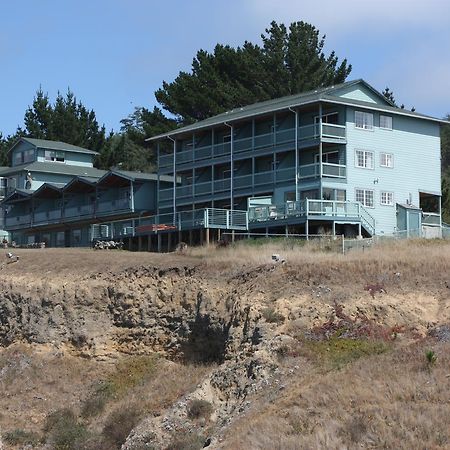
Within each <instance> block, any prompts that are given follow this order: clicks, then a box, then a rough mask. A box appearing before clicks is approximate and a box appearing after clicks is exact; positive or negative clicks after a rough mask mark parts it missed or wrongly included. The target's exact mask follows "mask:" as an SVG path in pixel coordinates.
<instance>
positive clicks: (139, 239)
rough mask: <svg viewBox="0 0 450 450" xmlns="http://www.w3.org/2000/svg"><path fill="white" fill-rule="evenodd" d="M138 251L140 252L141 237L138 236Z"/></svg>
mask: <svg viewBox="0 0 450 450" xmlns="http://www.w3.org/2000/svg"><path fill="white" fill-rule="evenodd" d="M138 251H140V252H142V236H138Z"/></svg>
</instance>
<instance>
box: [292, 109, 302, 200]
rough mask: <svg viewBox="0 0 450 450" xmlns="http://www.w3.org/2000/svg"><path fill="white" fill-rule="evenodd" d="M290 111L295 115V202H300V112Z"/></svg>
mask: <svg viewBox="0 0 450 450" xmlns="http://www.w3.org/2000/svg"><path fill="white" fill-rule="evenodd" d="M289 111H291V112H293V113H294V114H295V201H296V202H298V201H299V197H300V196H299V192H298V111H297V110H296V109H295V110H294V109H292V107H289Z"/></svg>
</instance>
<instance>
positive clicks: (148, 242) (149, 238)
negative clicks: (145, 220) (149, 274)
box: [147, 234, 152, 252]
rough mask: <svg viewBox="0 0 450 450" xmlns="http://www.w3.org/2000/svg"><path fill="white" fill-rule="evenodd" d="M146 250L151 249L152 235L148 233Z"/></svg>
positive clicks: (149, 250)
mask: <svg viewBox="0 0 450 450" xmlns="http://www.w3.org/2000/svg"><path fill="white" fill-rule="evenodd" d="M147 251H148V252H151V251H152V235H151V234H149V235H148V237H147Z"/></svg>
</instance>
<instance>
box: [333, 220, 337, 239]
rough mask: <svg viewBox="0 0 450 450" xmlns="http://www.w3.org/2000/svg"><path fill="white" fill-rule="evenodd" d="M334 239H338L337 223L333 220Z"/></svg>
mask: <svg viewBox="0 0 450 450" xmlns="http://www.w3.org/2000/svg"><path fill="white" fill-rule="evenodd" d="M333 237H336V222H335V221H334V220H333Z"/></svg>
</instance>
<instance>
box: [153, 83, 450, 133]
mask: <svg viewBox="0 0 450 450" xmlns="http://www.w3.org/2000/svg"><path fill="white" fill-rule="evenodd" d="M356 84H363V85H364V86H365V87H367V88H368V89H370V90H371V91H372V92H374V93H375V94H377V95H378V96H379V97H380V99H381V100H383V101H384V103H385V105H377V104H376V103H369V102H364V101H358V100H352V99H349V98H345V97H339V96H338V95H333V94H334V93H336V92H337V91H339V90H340V89H342V88H343V87H348V86H352V85H356ZM318 101H328V102H335V103H342V104H352V105H355V106H361V107H366V108H371V109H379V110H385V111H389V112H392V113H395V114H401V115H405V116H411V117H417V118H422V119H428V120H434V121H437V122H446V121H445V120H441V119H437V118H434V117H430V116H426V115H424V114H419V113H416V112H412V111H408V110H405V109H401V108H398V107H395V106H394V105H393V103H392V102H391V101H389V100H387V99H386V98H385V97H384V96H383V95H382V94H381V93H380V92H378V91H377V90H376V89H374V88H373V87H372V86H370V84H368V83H367V82H365V81H364V80H362V79H358V80H352V81H347V82H345V83H341V84H337V85H335V86H330V87H325V88H320V89H316V90H314V91H309V92H303V93H301V94H295V95H289V96H287V97H281V98H276V99H273V100H267V101H264V102H259V103H255V104H253V105H248V106H243V107H241V108H235V109H232V110H231V111H227V112H224V113H222V114H218V115H217V116H214V117H210V118H208V119H205V120H201V121H199V122H196V123H194V124H192V125H188V126H185V127H182V128H178V129H175V130H173V131H170V132H168V133H164V134H160V135H157V136H153V137H150V138H148V139H146V140H147V141H153V140H158V139H161V138H166V137H168V136H176V135H180V134H184V133H190V132H193V131H196V130H200V129H204V128H209V127H212V126H215V125H223V124H224V123H225V122H228V123H230V122H233V121H238V120H242V119H246V118H250V117H253V116H261V115H264V114H267V113H270V112H275V111H281V110H287V109H289V108H290V107H292V108H295V107H298V106H303V105H307V104H310V103H316V102H318Z"/></svg>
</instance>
